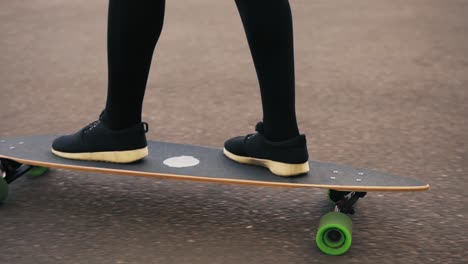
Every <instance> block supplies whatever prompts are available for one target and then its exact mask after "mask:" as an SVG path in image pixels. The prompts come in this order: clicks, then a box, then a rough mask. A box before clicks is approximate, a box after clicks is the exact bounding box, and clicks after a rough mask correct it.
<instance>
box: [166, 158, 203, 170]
mask: <svg viewBox="0 0 468 264" xmlns="http://www.w3.org/2000/svg"><path fill="white" fill-rule="evenodd" d="M163 163H164V165H166V166H168V167H172V168H184V167H193V166H196V165H198V164H199V163H200V161H199V160H198V159H196V158H194V157H192V156H178V157H172V158H168V159H166V160H164V162H163Z"/></svg>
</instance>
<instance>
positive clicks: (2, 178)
mask: <svg viewBox="0 0 468 264" xmlns="http://www.w3.org/2000/svg"><path fill="white" fill-rule="evenodd" d="M46 171H47V168H44V167H37V166H33V165H27V164H21V163H19V162H16V161H14V160H9V159H4V158H1V159H0V204H1V203H3V201H5V199H6V198H7V196H8V185H9V184H10V183H12V182H13V181H15V180H17V179H18V178H19V177H21V176H23V175H24V174H28V175H30V176H40V175H42V174H44V173H45V172H46Z"/></svg>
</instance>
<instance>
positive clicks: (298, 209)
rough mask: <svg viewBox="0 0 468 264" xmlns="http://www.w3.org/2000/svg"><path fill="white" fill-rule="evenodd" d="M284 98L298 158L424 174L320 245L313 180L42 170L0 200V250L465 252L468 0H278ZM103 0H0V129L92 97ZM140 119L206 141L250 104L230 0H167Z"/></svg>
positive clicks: (253, 109)
mask: <svg viewBox="0 0 468 264" xmlns="http://www.w3.org/2000/svg"><path fill="white" fill-rule="evenodd" d="M291 5H292V8H293V14H294V19H295V20H294V25H295V47H296V77H297V95H298V96H297V112H298V118H299V121H300V128H301V130H302V132H304V133H306V134H307V136H308V140H309V141H308V144H309V150H310V155H311V158H312V159H315V160H322V161H329V162H335V163H340V164H348V165H352V166H355V167H367V168H370V169H377V170H382V171H386V172H390V173H392V174H397V175H407V176H410V177H415V178H418V179H421V180H423V181H426V182H428V183H430V184H431V185H432V189H431V190H430V191H428V192H425V193H402V194H387V193H385V194H373V195H369V196H368V197H366V198H365V199H364V200H363V201H362V203H360V204H359V206H358V213H357V214H356V215H355V216H354V217H353V219H354V241H353V246H352V248H351V250H350V252H349V253H348V254H346V255H345V256H342V257H330V256H326V255H323V254H322V253H321V252H320V251H319V250H318V249H317V248H316V246H315V243H314V234H315V230H316V227H317V225H318V222H319V218H320V216H321V215H322V214H323V213H325V212H326V211H327V210H329V208H330V204H329V203H328V201H327V200H326V198H325V193H324V192H323V191H321V190H306V189H276V188H258V187H247V186H230V185H217V184H202V183H191V182H179V181H169V180H154V179H145V178H131V177H123V176H112V175H100V174H87V173H75V172H68V171H60V170H55V171H51V172H50V173H49V174H47V175H45V176H43V177H40V178H37V179H32V178H26V177H25V178H22V179H20V180H19V181H17V182H16V184H13V185H12V186H11V188H10V190H11V192H12V194H11V196H10V197H9V199H8V200H7V201H6V203H5V204H4V205H3V206H1V207H0V223H1V225H0V234H1V241H2V246H1V247H0V263H99V264H102V263H178V264H180V263H224V264H227V263H236V264H238V263H361V264H362V263H376V262H377V261H378V262H379V263H463V262H466V261H467V253H466V245H467V244H468V238H467V235H466V234H467V233H468V228H467V224H468V221H467V218H468V214H467V209H468V206H467V205H466V201H463V199H465V200H466V198H467V195H466V188H467V187H468V181H467V177H466V176H467V175H466V174H467V172H468V119H467V116H468V104H467V101H468V88H467V87H468V59H467V55H468V23H467V22H468V21H467V17H468V4H467V2H466V1H462V0H458V1H457V0H446V1H439V0H412V1H406V0H395V1H384V0H337V1H322V0H317V1H294V0H292V1H291ZM106 9H107V1H91V0H86V1H77V0H70V1H59V0H33V1H1V2H0V33H1V37H0V81H1V85H0V110H1V111H0V120H1V122H2V124H1V126H0V135H1V136H2V137H7V136H16V135H31V134H59V133H69V132H74V131H75V130H77V129H78V128H81V127H82V126H84V125H86V124H88V123H90V122H92V121H94V120H95V119H96V118H97V116H98V115H99V113H100V111H101V110H102V107H103V105H104V102H105V92H106V82H107V80H106V78H107V74H106V53H105V52H106V20H107V14H106V12H107V10H106ZM148 86H149V88H148V90H147V97H146V101H145V106H144V119H145V120H146V121H147V122H149V123H150V132H149V133H148V137H149V138H150V139H155V140H163V141H173V142H178V143H191V144H196V145H208V146H215V147H218V146H221V145H222V143H223V141H224V140H225V139H227V138H229V137H232V136H237V135H241V134H246V133H249V132H251V131H253V127H254V125H255V122H256V121H258V120H259V119H260V117H261V112H260V110H261V107H260V104H259V103H260V98H259V91H258V85H257V82H256V77H255V71H254V68H253V65H252V62H251V58H250V54H249V50H248V46H247V42H246V40H245V36H244V33H243V29H242V26H241V22H240V18H239V17H238V14H237V11H236V8H235V4H234V1H215V0H184V1H168V3H167V12H166V21H165V28H164V30H163V34H162V37H161V40H160V43H159V44H158V47H157V50H156V54H155V57H154V61H153V68H152V71H151V76H150V80H149V83H148Z"/></svg>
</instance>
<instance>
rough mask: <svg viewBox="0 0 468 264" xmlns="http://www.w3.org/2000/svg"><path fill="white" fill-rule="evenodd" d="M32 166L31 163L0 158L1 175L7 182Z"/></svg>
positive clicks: (13, 179)
mask: <svg viewBox="0 0 468 264" xmlns="http://www.w3.org/2000/svg"><path fill="white" fill-rule="evenodd" d="M32 168H33V166H31V165H26V164H21V163H18V162H16V161H13V160H7V159H1V160H0V175H1V176H2V178H3V180H5V182H6V183H7V184H10V183H12V182H13V181H15V180H16V179H18V178H19V177H21V176H22V175H24V174H26V173H27V172H28V171H29V170H30V169H32Z"/></svg>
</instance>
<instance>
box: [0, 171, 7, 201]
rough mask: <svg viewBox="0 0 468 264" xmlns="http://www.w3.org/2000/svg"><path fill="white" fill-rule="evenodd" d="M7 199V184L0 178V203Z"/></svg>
mask: <svg viewBox="0 0 468 264" xmlns="http://www.w3.org/2000/svg"><path fill="white" fill-rule="evenodd" d="M7 197H8V183H7V182H6V181H5V179H3V178H1V176H0V203H2V202H3V201H5V200H6V198H7Z"/></svg>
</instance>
